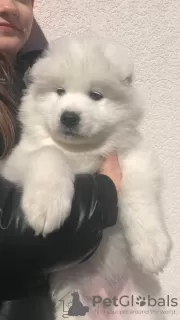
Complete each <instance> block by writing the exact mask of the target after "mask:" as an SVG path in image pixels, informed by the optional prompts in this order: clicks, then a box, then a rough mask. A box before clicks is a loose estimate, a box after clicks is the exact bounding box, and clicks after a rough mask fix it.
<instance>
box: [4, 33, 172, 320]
mask: <svg viewBox="0 0 180 320" xmlns="http://www.w3.org/2000/svg"><path fill="white" fill-rule="evenodd" d="M31 77H32V83H31V84H30V86H29V88H28V90H27V92H26V94H25V96H24V98H23V101H22V104H21V106H20V114H19V119H20V121H21V123H22V125H23V127H22V136H21V141H20V143H19V145H18V146H17V147H16V148H15V149H14V150H13V152H12V154H11V155H10V157H9V159H7V161H6V164H5V167H4V172H3V174H4V176H5V177H6V178H7V179H9V180H11V181H13V182H15V183H17V184H18V185H20V186H21V187H23V196H22V208H23V210H24V214H25V215H26V218H27V220H28V222H29V224H30V225H31V226H32V227H33V228H34V230H35V231H36V232H37V233H43V234H44V235H46V234H48V233H50V232H51V231H53V230H54V229H58V228H60V227H61V226H62V225H63V223H64V221H65V220H66V218H67V217H68V215H69V213H70V209H71V201H72V197H73V192H74V187H73V182H74V176H75V174H77V173H93V172H96V171H97V169H98V168H99V166H100V162H101V159H102V156H105V155H107V154H108V153H109V152H112V151H116V152H117V154H118V157H119V163H120V166H121V169H122V176H123V178H122V185H121V191H120V193H119V204H120V207H121V211H120V215H119V220H118V222H117V225H116V226H115V227H114V228H109V229H107V230H106V231H105V232H104V238H103V241H102V243H101V245H100V247H99V249H98V250H97V252H96V253H95V254H94V255H93V256H92V257H91V258H90V259H89V260H87V261H86V262H85V263H83V264H81V265H80V266H77V267H74V268H72V269H68V270H66V271H61V273H60V276H59V278H57V275H56V276H55V278H54V280H53V281H52V288H53V291H54V293H55V297H56V298H55V299H56V302H57V301H58V298H60V297H62V295H63V292H67V291H70V290H73V289H77V290H78V289H81V285H83V286H85V287H87V288H88V286H89V282H91V277H90V275H91V276H92V277H93V276H95V277H96V279H97V278H98V275H99V277H100V278H101V280H102V279H103V280H104V287H105V286H106V284H107V283H108V282H109V283H111V284H112V283H113V281H118V279H120V277H121V275H122V272H123V269H124V267H125V264H126V256H127V251H128V250H127V249H126V244H128V247H129V249H130V252H131V255H132V258H133V259H134V261H135V262H137V263H138V264H139V265H140V266H141V267H142V268H143V270H144V271H147V272H152V273H157V272H159V271H160V270H162V268H163V267H164V266H165V264H166V262H167V259H168V257H169V252H170V248H171V241H170V239H169V236H168V234H167V231H166V228H165V225H164V222H163V217H162V214H161V206H160V195H159V192H160V184H159V172H158V168H157V165H156V162H155V160H154V158H153V156H152V153H151V151H149V150H148V149H147V148H146V146H145V143H144V141H143V138H142V136H141V134H140V131H139V129H138V126H139V123H140V120H141V118H142V111H141V108H140V106H139V103H138V100H137V97H136V90H135V89H134V87H133V67H132V63H131V62H130V61H129V58H128V56H127V53H126V51H125V50H124V49H123V48H121V47H120V46H118V45H117V44H115V43H110V42H109V41H106V40H104V39H95V38H81V37H79V38H78V37H77V38H64V39H61V40H60V41H57V42H56V43H55V44H53V45H52V46H51V47H49V48H48V50H47V51H46V52H45V53H44V56H43V57H42V58H40V59H39V60H38V61H37V63H36V64H35V65H34V67H33V68H32V71H31ZM121 226H122V227H121ZM125 240H126V241H125ZM63 272H64V275H63ZM85 278H86V279H85ZM62 279H63V281H62ZM64 279H66V280H67V283H65V280H64ZM67 286H69V287H70V288H69V289H68V288H67ZM59 288H60V290H62V292H60V293H59V294H58V290H59ZM57 308H58V303H57ZM61 317H62V312H61V311H57V318H58V320H59V319H61ZM73 319H74V318H73Z"/></svg>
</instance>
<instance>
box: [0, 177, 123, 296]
mask: <svg viewBox="0 0 180 320" xmlns="http://www.w3.org/2000/svg"><path fill="white" fill-rule="evenodd" d="M0 195H1V198H0V214H1V215H0V218H1V219H0V258H1V263H0V284H2V281H4V282H5V283H6V287H7V279H10V278H11V281H8V282H9V283H11V287H12V288H11V292H12V295H13V288H14V290H16V288H17V286H19V287H20V282H19V280H18V279H19V276H18V275H21V276H20V278H21V286H22V290H21V291H22V292H23V290H25V288H24V287H23V286H26V287H27V279H29V283H30V284H31V285H33V283H34V282H35V280H33V279H34V277H36V276H37V277H38V279H39V280H38V281H39V282H40V281H41V276H39V275H40V274H43V275H44V273H45V274H46V271H47V274H48V271H49V270H50V269H51V268H53V267H55V266H56V265H60V266H64V265H67V264H74V263H75V264H77V263H80V262H82V261H84V260H85V259H87V258H88V257H89V256H90V255H91V254H92V253H93V252H94V251H95V250H96V249H97V247H98V246H99V243H100V241H101V239H102V235H103V229H104V228H106V227H109V226H113V225H114V224H115V223H116V219H117V193H116V189H115V186H114V184H113V182H112V181H111V180H110V179H109V178H108V177H107V176H104V175H97V176H91V175H79V176H77V177H76V181H75V195H74V199H73V203H72V210H71V214H70V216H69V218H68V219H67V220H66V222H65V224H64V226H63V227H61V228H60V229H59V230H58V231H56V232H53V233H52V234H50V235H48V236H47V237H46V238H43V237H42V236H35V234H34V231H33V230H32V229H31V228H30V226H28V225H27V222H26V221H25V220H24V215H23V212H22V211H21V208H20V200H21V190H18V189H17V188H16V187H15V186H13V185H12V184H10V183H9V182H8V181H5V180H3V179H1V181H0ZM1 277H2V278H3V279H1ZM6 277H7V279H6ZM9 277H10V278H9ZM23 279H24V281H23ZM14 281H15V282H14ZM42 282H43V280H42ZM1 287H2V286H1ZM7 290H8V292H9V289H8V288H7ZM32 290H33V288H32ZM0 291H1V290H0ZM5 291H6V290H5ZM5 291H4V294H5ZM8 292H7V294H8Z"/></svg>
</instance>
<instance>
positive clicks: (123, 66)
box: [105, 42, 134, 85]
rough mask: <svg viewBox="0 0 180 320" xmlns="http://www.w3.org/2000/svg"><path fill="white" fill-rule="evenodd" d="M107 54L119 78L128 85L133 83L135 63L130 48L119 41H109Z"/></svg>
mask: <svg viewBox="0 0 180 320" xmlns="http://www.w3.org/2000/svg"><path fill="white" fill-rule="evenodd" d="M105 55H106V58H107V59H108V60H109V62H110V64H111V65H112V66H113V67H114V70H115V71H116V74H117V75H118V78H119V80H120V81H121V82H123V83H124V84H126V85H131V84H132V82H133V80H134V65H133V61H132V59H131V58H130V56H129V53H128V50H127V49H126V48H125V47H123V46H121V45H119V44H118V43H115V42H114V43H108V44H107V46H106V50H105Z"/></svg>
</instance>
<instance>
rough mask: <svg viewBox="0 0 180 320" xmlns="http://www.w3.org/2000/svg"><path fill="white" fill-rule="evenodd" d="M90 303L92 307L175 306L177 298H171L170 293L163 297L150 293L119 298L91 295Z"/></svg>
mask: <svg viewBox="0 0 180 320" xmlns="http://www.w3.org/2000/svg"><path fill="white" fill-rule="evenodd" d="M92 305H93V307H98V306H100V305H101V306H103V307H104V308H108V307H119V306H121V307H135V306H139V307H144V306H147V307H156V306H158V307H177V306H178V300H177V298H172V297H170V295H167V296H166V297H164V298H155V297H152V296H150V295H148V296H147V297H142V296H134V295H131V296H126V295H124V296H121V297H119V298H117V297H115V296H114V297H112V298H104V299H103V298H102V297H100V296H93V297H92Z"/></svg>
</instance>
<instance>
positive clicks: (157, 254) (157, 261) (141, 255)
mask: <svg viewBox="0 0 180 320" xmlns="http://www.w3.org/2000/svg"><path fill="white" fill-rule="evenodd" d="M141 239H142V238H141ZM171 248H172V243H171V240H170V238H169V236H168V235H167V234H166V233H165V232H162V230H159V231H156V232H151V233H149V234H148V233H147V234H145V235H144V238H143V239H142V242H138V243H134V245H132V247H131V253H132V257H133V259H134V260H135V262H137V263H138V264H139V265H140V267H141V268H142V269H143V271H144V272H146V273H155V274H158V273H159V272H162V271H163V269H164V267H165V266H166V264H167V263H168V260H169V256H170V251H171Z"/></svg>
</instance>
